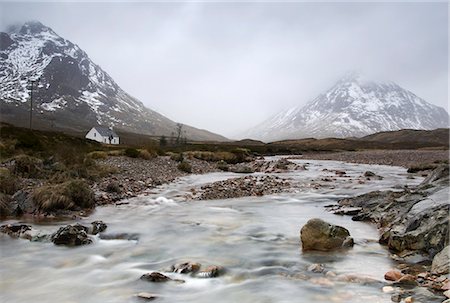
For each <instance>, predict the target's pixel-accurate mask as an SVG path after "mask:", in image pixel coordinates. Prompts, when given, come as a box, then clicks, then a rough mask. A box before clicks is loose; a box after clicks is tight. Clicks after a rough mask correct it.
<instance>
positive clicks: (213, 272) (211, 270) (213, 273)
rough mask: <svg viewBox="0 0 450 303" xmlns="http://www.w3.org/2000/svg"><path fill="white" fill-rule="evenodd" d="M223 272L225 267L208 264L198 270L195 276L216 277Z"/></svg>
mask: <svg viewBox="0 0 450 303" xmlns="http://www.w3.org/2000/svg"><path fill="white" fill-rule="evenodd" d="M224 272H225V269H224V268H223V267H221V266H216V265H212V266H208V267H206V268H205V269H202V270H201V271H200V272H198V274H197V276H198V277H200V278H216V277H218V276H220V275H222V274H223V273H224Z"/></svg>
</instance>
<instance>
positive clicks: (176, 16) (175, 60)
mask: <svg viewBox="0 0 450 303" xmlns="http://www.w3.org/2000/svg"><path fill="white" fill-rule="evenodd" d="M0 10H1V11H0V29H1V30H5V28H6V27H7V26H8V25H10V24H15V23H20V22H24V21H29V20H38V21H41V22H42V23H44V24H45V25H47V26H49V27H51V28H52V29H53V30H54V31H55V32H56V33H57V34H59V35H60V36H62V37H64V38H66V39H69V40H71V41H72V42H74V43H76V44H78V45H79V46H80V47H81V48H82V49H83V50H85V51H86V52H87V54H88V55H89V57H90V58H91V59H92V60H93V61H94V62H95V63H97V64H99V65H100V66H101V67H102V68H103V69H104V70H105V71H106V72H108V73H109V74H110V75H111V76H112V77H113V79H115V81H116V82H117V83H118V84H119V85H120V86H121V87H122V88H123V89H124V90H125V91H127V92H128V93H129V94H131V95H133V96H135V97H137V98H138V99H140V100H141V101H142V102H143V103H144V104H145V105H146V106H148V107H149V108H151V109H154V110H156V111H158V112H160V113H162V114H164V115H166V116H167V117H169V118H171V119H173V120H176V121H179V122H182V123H185V124H189V125H192V126H196V127H200V128H205V129H208V130H211V131H214V132H217V133H220V134H223V135H226V136H231V137H232V136H233V135H234V134H236V133H239V132H240V131H242V130H245V129H247V128H249V127H252V126H254V125H256V124H258V123H260V122H261V121H262V120H264V119H266V118H268V117H269V116H271V115H273V114H275V113H277V112H278V111H279V110H282V109H285V108H288V107H291V106H296V105H302V104H305V103H306V102H308V101H309V100H311V99H312V98H314V97H315V96H316V95H317V94H319V93H321V92H323V91H324V90H326V89H327V88H329V87H330V86H331V85H333V83H334V81H336V80H337V79H338V78H340V77H341V76H342V75H343V74H344V73H346V72H348V71H350V70H355V69H357V70H361V71H363V72H364V73H365V74H366V75H370V76H373V77H376V78H378V79H386V80H392V81H395V82H397V83H398V84H400V85H401V86H403V87H404V88H407V89H409V90H411V91H412V92H414V93H416V94H417V95H418V96H420V97H422V98H424V99H425V100H426V101H428V102H430V103H433V104H436V105H439V106H442V107H445V108H448V104H447V102H448V101H447V86H448V73H447V71H448V4H447V2H440V3H349V2H347V3H304V2H303V3H292V2H291V3H289V2H284V3H276V2H247V3H238V2H234V3H225V2H214V3H211V2H190V3H186V2H153V3H152V2H147V3H139V2H135V3H121V2H113V3H95V4H93V3H73V2H72V3H40V2H35V3H12V2H11V3H8V2H0Z"/></svg>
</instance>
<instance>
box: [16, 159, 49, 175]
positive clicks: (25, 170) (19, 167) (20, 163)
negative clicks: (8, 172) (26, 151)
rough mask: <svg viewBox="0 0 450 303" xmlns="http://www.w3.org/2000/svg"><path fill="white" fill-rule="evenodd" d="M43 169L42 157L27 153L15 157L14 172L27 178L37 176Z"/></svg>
mask: <svg viewBox="0 0 450 303" xmlns="http://www.w3.org/2000/svg"><path fill="white" fill-rule="evenodd" d="M42 169H43V162H42V160H41V159H38V158H35V157H30V156H27V155H19V156H16V157H15V158H14V166H13V172H14V174H16V175H18V176H22V177H26V178H36V177H38V176H39V175H40V173H41V172H42Z"/></svg>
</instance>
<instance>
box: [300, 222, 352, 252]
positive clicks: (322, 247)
mask: <svg viewBox="0 0 450 303" xmlns="http://www.w3.org/2000/svg"><path fill="white" fill-rule="evenodd" d="M300 239H301V242H302V248H303V250H304V251H307V250H319V251H330V250H334V249H339V248H345V247H352V246H353V238H352V237H350V233H349V231H348V230H347V229H345V228H344V227H341V226H337V225H332V224H330V223H327V222H325V221H323V220H322V219H317V218H316V219H311V220H309V221H308V222H307V223H306V224H305V225H304V226H303V227H302V229H301V230H300Z"/></svg>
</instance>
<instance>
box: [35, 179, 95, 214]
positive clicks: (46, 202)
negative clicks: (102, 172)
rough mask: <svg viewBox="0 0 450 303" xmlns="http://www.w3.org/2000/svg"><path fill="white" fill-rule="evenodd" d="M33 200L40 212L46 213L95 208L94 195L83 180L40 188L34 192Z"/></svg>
mask: <svg viewBox="0 0 450 303" xmlns="http://www.w3.org/2000/svg"><path fill="white" fill-rule="evenodd" d="M32 199H33V203H34V205H35V206H36V207H37V208H38V209H39V210H42V211H46V212H49V211H57V210H79V209H87V208H93V207H94V193H93V191H92V190H91V189H90V188H89V186H88V184H87V183H86V182H85V181H83V180H72V181H68V182H65V183H61V184H57V185H46V186H42V187H39V188H37V189H35V190H34V191H33V193H32Z"/></svg>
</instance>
